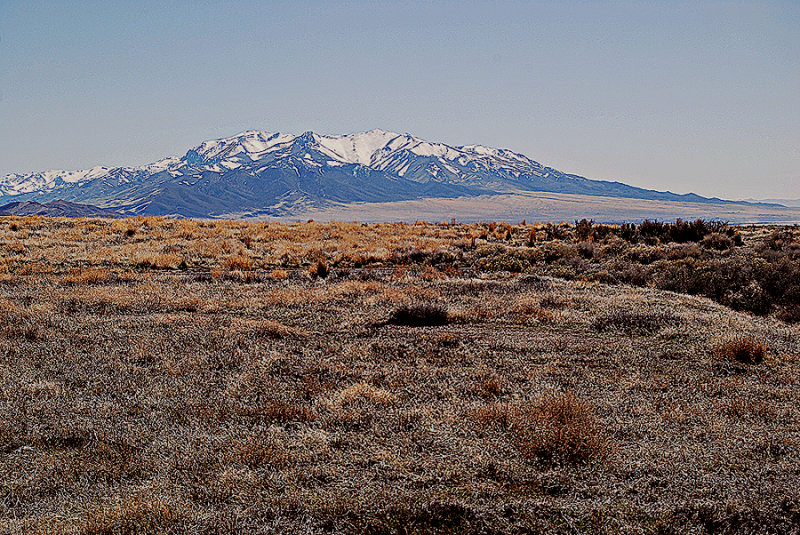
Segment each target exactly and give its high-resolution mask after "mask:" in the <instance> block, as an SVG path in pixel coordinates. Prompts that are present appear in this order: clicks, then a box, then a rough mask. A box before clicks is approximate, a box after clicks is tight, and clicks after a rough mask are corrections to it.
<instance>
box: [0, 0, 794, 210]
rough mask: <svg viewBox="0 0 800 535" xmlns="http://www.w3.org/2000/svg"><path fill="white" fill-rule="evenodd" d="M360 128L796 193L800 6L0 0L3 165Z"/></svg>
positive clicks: (672, 179)
mask: <svg viewBox="0 0 800 535" xmlns="http://www.w3.org/2000/svg"><path fill="white" fill-rule="evenodd" d="M164 4H166V5H164ZM372 128H384V129H387V130H395V131H400V132H409V133H412V134H415V135H417V136H420V137H423V138H425V139H429V140H432V141H444V142H447V143H450V144H456V145H461V144H471V143H481V144H485V145H490V146H498V147H506V148H510V149H513V150H515V151H517V152H522V153H524V154H526V155H527V156H529V157H531V158H533V159H536V160H538V161H540V162H542V163H544V164H547V165H551V166H553V167H556V168H558V169H560V170H562V171H566V172H572V173H578V174H582V175H584V176H587V177H590V178H600V179H608V180H620V181H623V182H627V183H629V184H633V185H637V186H642V187H647V188H654V189H668V190H672V191H675V192H680V193H684V192H689V191H693V192H697V193H700V194H703V195H713V196H721V197H725V198H743V197H758V198H766V197H784V198H800V2H797V1H791V2H699V3H695V2H685V3H684V2H614V3H608V2H558V3H548V2H519V3H516V2H299V1H298V2H177V1H176V2H148V1H143V2H133V1H131V2H113V1H107V2H35V3H33V2H16V1H12V0H0V174H5V173H10V172H27V171H34V170H44V169H54V168H58V169H62V168H63V169H79V168H87V167H92V166H94V165H100V164H102V165H137V164H143V163H147V162H150V161H154V160H156V159H159V158H161V157H163V156H167V155H175V154H183V153H184V152H185V151H186V150H187V149H188V148H189V147H191V146H194V145H197V144H199V143H200V142H201V141H203V140H205V139H210V138H216V137H223V136H229V135H233V134H235V133H238V132H240V131H243V130H248V129H261V130H270V131H280V132H292V133H302V132H303V131H306V130H314V131H316V132H320V133H350V132H354V131H361V130H369V129H372Z"/></svg>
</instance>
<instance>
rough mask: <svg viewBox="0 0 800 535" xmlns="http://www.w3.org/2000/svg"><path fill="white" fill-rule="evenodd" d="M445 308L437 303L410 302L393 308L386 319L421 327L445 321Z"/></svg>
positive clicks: (395, 322) (392, 322)
mask: <svg viewBox="0 0 800 535" xmlns="http://www.w3.org/2000/svg"><path fill="white" fill-rule="evenodd" d="M447 319H448V314H447V308H446V307H445V306H444V305H440V304H438V303H411V304H407V305H402V306H401V307H400V308H398V309H397V310H395V311H394V312H393V313H392V315H391V317H390V318H389V320H388V323H390V324H393V325H409V326H412V327H422V326H426V325H444V324H446V323H447Z"/></svg>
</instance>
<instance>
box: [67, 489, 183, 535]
mask: <svg viewBox="0 0 800 535" xmlns="http://www.w3.org/2000/svg"><path fill="white" fill-rule="evenodd" d="M182 521H183V513H182V511H181V510H180V509H178V508H177V507H176V506H175V505H174V504H172V503H170V502H168V501H167V500H165V499H163V498H160V497H145V496H143V495H142V493H139V494H137V495H134V496H133V497H128V498H125V499H124V501H118V502H117V503H114V504H110V505H106V506H103V507H100V508H97V509H93V510H90V511H88V512H87V513H86V520H85V524H84V526H83V528H82V529H81V531H80V533H81V534H82V535H112V534H113V535H117V534H119V535H127V534H130V535H133V534H138V533H168V532H171V530H172V529H174V528H175V527H176V525H177V524H179V523H181V522H182Z"/></svg>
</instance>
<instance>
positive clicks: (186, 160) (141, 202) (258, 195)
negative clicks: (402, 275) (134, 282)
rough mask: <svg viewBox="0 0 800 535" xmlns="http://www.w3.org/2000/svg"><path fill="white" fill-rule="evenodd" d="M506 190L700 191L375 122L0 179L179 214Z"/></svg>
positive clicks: (51, 195) (5, 190)
mask: <svg viewBox="0 0 800 535" xmlns="http://www.w3.org/2000/svg"><path fill="white" fill-rule="evenodd" d="M514 191H548V192H558V193H576V194H584V195H587V194H588V195H603V196H612V197H631V198H639V199H642V198H645V199H658V200H666V201H677V200H681V201H694V202H705V201H709V200H710V199H705V198H703V197H699V196H697V195H676V194H673V193H668V192H656V191H651V190H644V189H641V188H635V187H632V186H627V185H625V184H622V183H619V182H606V181H597V180H589V179H586V178H583V177H579V176H576V175H569V174H565V173H562V172H560V171H557V170H555V169H552V168H550V167H545V166H543V165H542V164H540V163H538V162H535V161H533V160H531V159H530V158H528V157H526V156H523V155H521V154H517V153H515V152H512V151H510V150H506V149H495V148H490V147H485V146H481V145H466V146H460V147H453V146H449V145H446V144H444V143H432V142H428V141H425V140H422V139H419V138H417V137H414V136H412V135H410V134H397V133H394V132H387V131H385V130H371V131H369V132H360V133H356V134H350V135H333V136H327V135H319V134H315V133H313V132H306V133H304V134H301V135H292V134H282V133H273V132H262V131H247V132H244V133H242V134H239V135H237V136H233V137H229V138H222V139H215V140H211V141H205V142H203V143H201V144H200V145H198V146H197V147H194V148H192V149H190V150H188V151H187V152H186V154H185V155H184V156H183V157H180V158H179V157H170V158H165V159H163V160H159V161H157V162H154V163H152V164H149V165H144V166H139V167H117V168H107V167H93V168H92V169H89V170H86V171H46V172H39V173H29V174H11V175H6V176H4V177H1V178H0V202H3V201H5V202H8V201H11V200H14V201H18V200H35V201H40V202H41V201H49V200H55V199H63V200H67V201H72V202H81V203H90V204H93V205H96V206H100V207H104V208H114V209H115V210H117V211H119V212H122V213H127V214H152V215H174V216H184V217H221V216H236V215H287V214H291V213H292V212H296V211H300V210H303V209H306V208H310V207H314V206H325V205H329V204H331V203H352V202H389V201H398V200H408V199H421V198H426V197H461V196H474V195H485V194H492V193H501V192H503V193H507V192H514ZM715 201H718V199H715Z"/></svg>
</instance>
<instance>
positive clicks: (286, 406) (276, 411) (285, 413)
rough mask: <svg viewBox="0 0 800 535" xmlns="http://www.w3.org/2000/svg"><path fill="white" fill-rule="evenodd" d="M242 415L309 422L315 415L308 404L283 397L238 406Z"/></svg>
mask: <svg viewBox="0 0 800 535" xmlns="http://www.w3.org/2000/svg"><path fill="white" fill-rule="evenodd" d="M240 409H241V410H240V411H239V412H240V414H241V415H242V416H250V417H254V418H256V419H258V420H262V421H266V422H280V423H287V422H301V423H302V422H311V421H313V420H314V419H316V417H317V415H316V413H315V412H314V410H313V409H312V408H311V407H309V406H308V405H304V404H302V403H298V402H295V401H286V400H283V399H276V398H272V399H265V400H263V401H261V402H260V403H258V404H255V405H250V406H246V407H240Z"/></svg>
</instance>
